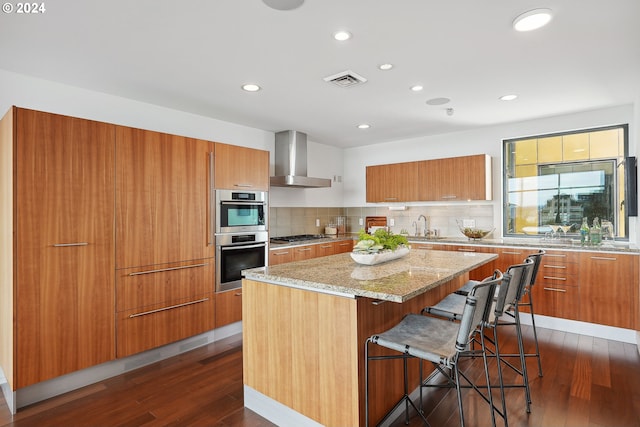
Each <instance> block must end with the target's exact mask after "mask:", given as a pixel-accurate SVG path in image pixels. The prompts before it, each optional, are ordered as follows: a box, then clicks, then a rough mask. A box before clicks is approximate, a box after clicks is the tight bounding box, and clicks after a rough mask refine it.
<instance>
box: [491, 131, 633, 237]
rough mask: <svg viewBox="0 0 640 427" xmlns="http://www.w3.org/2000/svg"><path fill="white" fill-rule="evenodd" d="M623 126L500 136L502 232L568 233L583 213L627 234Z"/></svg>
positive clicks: (610, 233)
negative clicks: (501, 155) (538, 134)
mask: <svg viewBox="0 0 640 427" xmlns="http://www.w3.org/2000/svg"><path fill="white" fill-rule="evenodd" d="M627 130H628V126H627V125H619V126H611V127H606V128H598V129H589V130H583V131H578V132H567V133H562V134H554V135H543V136H535V137H527V138H519V139H511V140H505V141H504V159H505V160H504V162H505V168H504V200H505V206H504V214H503V215H504V219H505V220H504V228H505V229H504V235H505V236H540V235H545V236H552V237H553V236H556V237H558V236H559V237H567V238H568V237H573V236H575V235H576V234H579V229H580V226H581V225H582V222H583V218H587V223H588V225H589V226H592V225H593V220H594V219H596V218H597V221H598V222H599V224H600V226H601V227H602V229H603V235H604V236H605V237H609V238H613V237H616V238H624V237H627V235H628V232H627V223H628V221H627V218H628V215H627V210H626V208H625V171H626V164H625V158H626V156H627V155H628V136H627V134H628V132H627Z"/></svg>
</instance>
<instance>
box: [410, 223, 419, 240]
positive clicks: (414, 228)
mask: <svg viewBox="0 0 640 427" xmlns="http://www.w3.org/2000/svg"><path fill="white" fill-rule="evenodd" d="M411 225H413V235H414V236H419V235H420V233H418V223H417V222H415V221H413V222H412V223H411Z"/></svg>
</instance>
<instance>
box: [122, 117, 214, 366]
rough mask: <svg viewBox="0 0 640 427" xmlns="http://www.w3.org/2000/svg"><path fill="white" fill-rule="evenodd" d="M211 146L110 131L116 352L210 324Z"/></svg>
mask: <svg viewBox="0 0 640 427" xmlns="http://www.w3.org/2000/svg"><path fill="white" fill-rule="evenodd" d="M213 152H214V143H212V142H209V141H203V140H199V139H194V138H187V137H182V136H176V135H169V134H164V133H160V132H153V131H148V130H142V129H134V128H128V127H123V126H118V127H117V130H116V153H117V154H116V205H115V211H116V233H115V235H116V268H117V281H116V282H117V283H116V284H117V291H118V293H117V296H116V311H117V325H116V337H117V356H118V357H124V356H128V355H131V354H134V353H137V352H140V351H144V350H148V349H151V348H154V347H158V346H160V345H164V344H168V343H170V342H173V341H177V340H180V339H184V338H188V337H190V336H192V335H195V334H199V333H203V332H206V331H208V330H211V329H213V328H214V327H215V317H214V311H215V310H214V308H215V304H214V299H215V294H214V289H215V262H214V257H215V245H214V236H213V231H214V230H213V220H214V218H213V212H212V210H211V209H210V206H211V203H210V202H211V199H210V197H211V188H212V179H213V171H212V169H211V167H212V166H213V162H214V158H213Z"/></svg>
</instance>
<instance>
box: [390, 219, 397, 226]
mask: <svg viewBox="0 0 640 427" xmlns="http://www.w3.org/2000/svg"><path fill="white" fill-rule="evenodd" d="M394 225H396V220H395V219H393V218H389V226H390V227H393V226H394Z"/></svg>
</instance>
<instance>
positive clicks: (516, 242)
mask: <svg viewBox="0 0 640 427" xmlns="http://www.w3.org/2000/svg"><path fill="white" fill-rule="evenodd" d="M357 239H358V235H357V234H355V233H352V234H346V235H342V236H337V237H336V236H327V237H325V238H323V239H313V240H305V241H300V242H295V243H273V242H271V243H270V244H269V247H270V249H284V248H290V247H295V246H303V245H309V244H321V243H327V242H336V241H342V240H357ZM407 240H409V243H433V244H436V245H437V244H443V245H445V244H448V245H469V246H499V247H526V248H539V249H549V250H552V249H563V250H564V249H566V250H575V251H579V252H626V253H630V254H640V248H639V247H638V245H636V244H629V242H626V241H616V242H609V243H603V244H602V245H600V246H580V241H579V240H576V239H557V240H548V239H543V238H517V237H505V238H497V239H479V240H470V239H467V238H466V237H439V238H437V239H433V238H431V239H427V238H425V237H416V236H408V237H407Z"/></svg>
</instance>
